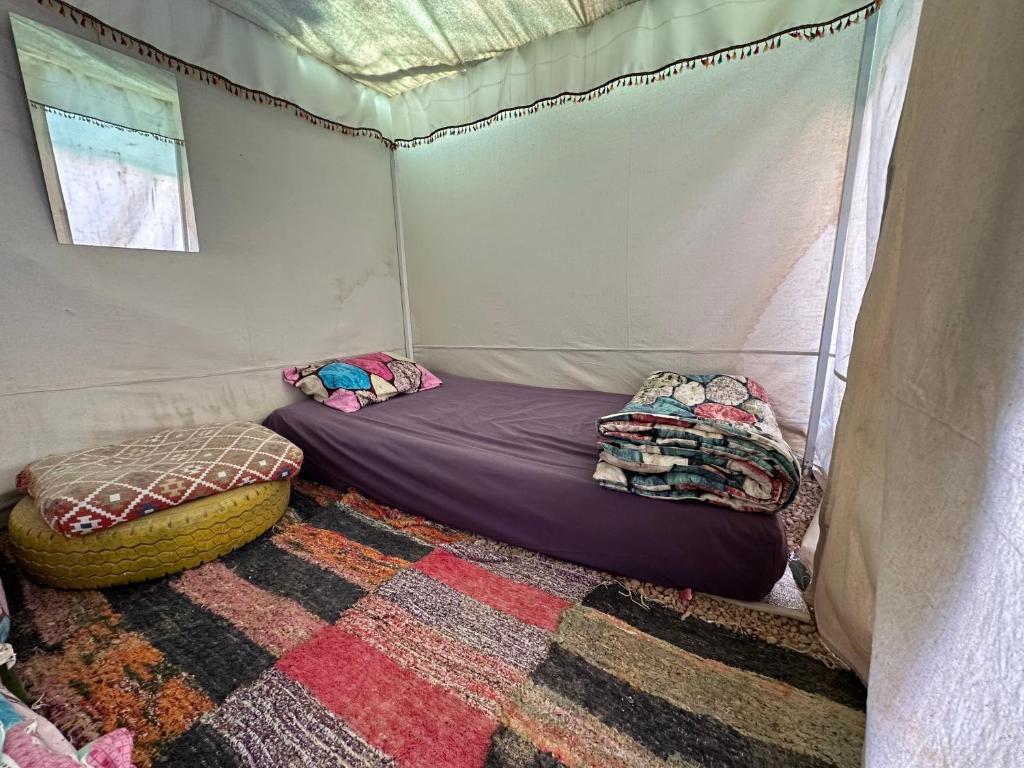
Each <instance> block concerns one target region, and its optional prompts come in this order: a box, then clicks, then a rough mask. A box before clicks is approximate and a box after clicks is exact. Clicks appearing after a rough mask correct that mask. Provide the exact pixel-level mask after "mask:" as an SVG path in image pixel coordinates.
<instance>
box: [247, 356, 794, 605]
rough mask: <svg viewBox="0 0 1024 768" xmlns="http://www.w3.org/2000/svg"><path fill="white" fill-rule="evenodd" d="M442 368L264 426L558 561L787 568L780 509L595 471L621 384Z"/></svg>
mask: <svg viewBox="0 0 1024 768" xmlns="http://www.w3.org/2000/svg"><path fill="white" fill-rule="evenodd" d="M439 375H440V377H441V378H442V379H443V381H444V386H442V387H439V388H437V389H433V390H429V391H423V392H418V393H416V394H415V395H407V396H402V397H396V398H394V399H392V400H389V401H387V402H386V403H382V404H378V405H372V406H370V407H367V408H363V409H362V410H360V411H358V412H356V413H342V412H340V411H336V410H334V409H332V408H327V407H324V406H323V405H321V404H320V403H318V402H315V401H313V400H303V401H302V402H298V403H295V404H293V405H289V406H286V407H284V408H279V409H278V410H276V411H274V412H273V413H272V414H270V416H269V417H267V419H266V421H265V422H264V424H265V425H266V426H267V427H269V428H271V429H273V430H274V431H275V432H278V433H279V434H281V435H283V436H284V437H286V438H287V439H289V440H291V441H292V442H293V443H295V444H296V445H298V446H299V447H300V448H301V449H302V450H303V452H304V454H305V462H304V465H303V469H302V474H303V476H305V477H308V478H309V479H311V480H315V481H318V482H321V483H325V484H327V485H330V486H333V487H335V488H344V487H347V486H352V487H355V488H357V489H358V490H360V491H362V492H363V493H365V494H366V495H368V496H370V497H373V498H375V499H377V500H378V501H381V502H383V503H385V504H388V505H390V506H393V507H397V508H399V509H401V510H403V511H405V512H410V513H414V514H419V515H423V516H424V517H427V518H430V519H432V520H436V521H439V522H442V523H445V524H447V525H451V526H454V527H456V528H461V529H463V530H467V531H472V532H475V533H479V534H482V535H484V536H488V537H491V538H494V539H499V540H501V541H505V542H508V543H510V544H515V545H518V546H521V547H525V548H528V549H532V550H535V551H538V552H543V553H545V554H548V555H552V556H554V557H558V558H561V559H563V560H569V561H572V562H576V563H580V564H582V565H587V566H590V567H592V568H599V569H603V570H606V571H610V572H612V573H614V574H619V575H623V576H627V577H633V578H639V579H643V580H646V581H651V582H655V583H658V584H663V585H667V586H676V587H690V588H693V589H695V590H699V591H702V592H708V593H711V594H716V595H721V596H723V597H731V598H735V599H739V600H759V599H761V598H762V597H764V595H766V594H767V593H768V591H769V590H770V589H771V587H772V585H773V584H774V583H775V582H776V581H777V580H778V579H779V578H780V577H781V576H782V574H783V571H784V570H785V568H786V561H787V549H786V537H785V531H784V529H783V524H782V521H781V519H780V517H779V516H778V515H769V514H764V513H748V512H737V511H733V510H729V509H724V508H722V507H716V506H712V505H709V504H704V503H700V502H679V501H664V500H660V499H650V498H643V497H640V496H634V495H631V494H625V493H616V492H614V491H609V490H606V489H603V488H601V487H600V486H599V485H598V484H597V482H595V481H594V479H593V477H592V476H593V473H594V466H595V462H596V459H597V449H596V440H597V433H596V423H597V420H598V418H599V417H600V416H602V415H604V414H606V413H613V412H615V411H616V410H617V409H619V408H621V407H622V405H623V403H625V402H626V401H627V400H629V398H630V395H621V394H612V393H606V392H589V391H580V390H570V389H549V388H543V387H531V386H524V385H520V384H506V383H499V382H491V381H481V380H478V379H471V378H465V377H461V376H454V375H451V374H447V375H446V374H443V373H441V374H439Z"/></svg>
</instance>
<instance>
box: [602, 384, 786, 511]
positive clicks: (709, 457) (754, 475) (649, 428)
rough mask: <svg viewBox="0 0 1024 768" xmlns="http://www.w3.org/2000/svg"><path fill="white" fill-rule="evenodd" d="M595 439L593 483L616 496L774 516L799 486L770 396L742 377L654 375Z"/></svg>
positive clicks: (605, 420) (610, 417)
mask: <svg viewBox="0 0 1024 768" xmlns="http://www.w3.org/2000/svg"><path fill="white" fill-rule="evenodd" d="M598 432H599V433H600V436H601V440H600V442H599V446H600V449H601V456H600V460H599V461H598V465H597V471H596V472H595V473H594V479H596V480H597V481H598V482H599V483H600V484H601V485H602V486H604V487H606V488H611V489H613V490H617V491H627V492H630V493H636V494H639V495H641V496H651V497H654V498H659V499H672V500H681V499H699V500H701V501H706V502H709V503H712V504H720V505H722V506H725V507H731V508H732V509H736V510H740V511H744V512H767V513H774V512H777V511H778V510H779V509H781V508H782V507H784V506H785V505H786V504H788V503H789V502H790V501H791V500H792V498H793V496H795V495H796V491H797V488H798V487H799V485H800V464H799V462H797V460H796V458H795V457H794V455H793V451H792V449H791V448H790V447H789V445H788V444H787V443H786V441H785V440H784V439H783V437H782V433H781V432H780V431H779V425H778V422H777V421H776V419H775V414H774V413H773V411H772V407H771V404H770V403H769V400H768V396H767V395H766V394H765V391H764V389H763V388H762V387H761V385H760V384H758V383H757V382H756V381H754V380H753V379H749V378H747V377H745V376H733V375H726V374H699V375H696V374H695V375H684V374H680V373H672V372H670V371H656V372H654V373H652V374H651V375H650V376H648V377H647V379H646V380H645V381H644V384H643V386H642V387H641V388H640V391H639V392H637V394H636V396H635V397H634V398H633V399H632V400H630V401H629V402H628V403H627V404H626V405H625V407H624V408H623V409H622V410H621V411H620V412H618V413H613V414H610V415H608V416H605V417H603V418H602V419H601V420H600V422H599V424H598Z"/></svg>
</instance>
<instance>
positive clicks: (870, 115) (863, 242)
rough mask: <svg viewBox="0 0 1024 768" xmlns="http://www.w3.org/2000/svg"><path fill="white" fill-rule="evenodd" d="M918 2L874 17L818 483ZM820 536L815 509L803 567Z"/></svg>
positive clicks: (832, 431) (826, 462)
mask: <svg viewBox="0 0 1024 768" xmlns="http://www.w3.org/2000/svg"><path fill="white" fill-rule="evenodd" d="M922 2H923V0H889V2H887V3H886V4H885V5H884V6H883V8H882V12H881V13H880V14H879V16H878V27H877V30H876V36H875V47H874V52H873V55H872V60H871V72H870V76H869V80H868V91H867V99H866V102H865V104H864V117H863V123H862V128H861V131H862V132H861V139H860V146H859V149H858V153H857V163H856V166H855V170H854V186H853V192H852V196H851V205H850V220H849V225H848V229H847V233H846V249H845V252H844V262H843V265H842V270H843V272H842V278H841V282H840V289H839V298H838V306H837V308H836V318H835V328H834V334H833V337H832V353H833V354H832V357H831V359H830V361H829V362H830V368H829V370H828V373H827V376H826V378H825V390H824V397H823V400H822V405H821V414H820V417H819V421H818V435H817V440H816V442H815V445H814V457H813V459H814V461H813V468H814V474H815V476H816V477H817V478H818V481H819V482H820V483H821V484H822V485H825V484H826V483H827V482H828V471H829V466H830V464H831V462H832V446H833V443H834V442H835V435H836V424H837V422H838V419H839V409H840V406H841V405H842V404H843V395H844V394H845V393H846V381H847V376H848V371H849V366H850V349H851V347H852V345H853V329H854V326H855V324H856V322H857V315H858V314H859V313H860V306H861V300H862V299H863V297H864V288H865V286H866V285H867V281H868V276H869V275H870V274H871V267H872V265H873V264H874V260H875V249H876V248H877V246H878V233H879V230H880V229H881V227H882V209H883V206H884V205H885V194H886V178H887V173H888V167H889V157H890V156H891V155H892V146H893V142H894V141H895V140H896V128H897V127H898V126H899V121H900V114H901V112H902V109H903V99H904V96H905V94H906V91H907V79H908V78H909V77H910V64H911V61H912V60H913V57H914V43H915V41H916V40H917V25H918V22H919V20H920V18H921V4H922ZM820 535H821V526H820V519H819V516H818V515H816V516H815V518H814V520H813V521H812V522H811V525H810V526H809V527H808V529H807V533H806V535H805V536H804V539H803V542H802V545H801V547H800V559H801V560H802V561H803V562H804V564H805V565H806V566H807V567H808V568H811V569H813V564H814V554H815V551H816V549H817V546H818V539H819V537H820Z"/></svg>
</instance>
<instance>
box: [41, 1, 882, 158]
mask: <svg viewBox="0 0 1024 768" xmlns="http://www.w3.org/2000/svg"><path fill="white" fill-rule="evenodd" d="M37 2H38V3H39V5H42V6H46V7H49V8H54V9H56V10H57V12H58V13H59V14H60V15H61V16H66V17H68V18H70V19H71V21H72V22H74V23H75V24H78V25H79V26H81V27H85V28H87V29H92V30H94V31H95V32H97V33H98V34H99V36H100V37H101V38H104V37H109V38H110V39H111V40H112V41H113V42H115V43H118V44H120V45H121V46H122V47H125V48H131V49H132V50H133V51H137V52H138V54H139V56H140V57H145V58H148V59H151V60H152V61H153V62H155V63H157V64H160V65H162V66H164V67H165V68H167V69H171V70H174V71H175V72H180V73H181V74H183V75H185V77H188V78H191V79H193V80H199V81H202V82H205V83H208V84H209V85H213V86H219V87H221V88H223V89H224V90H225V91H227V92H228V93H231V94H233V95H235V96H237V97H239V98H244V99H246V100H247V101H255V102H257V103H259V104H265V105H267V106H272V107H277V108H279V109H288V110H291V111H292V112H293V113H294V114H295V116H296V117H298V118H301V119H303V120H305V121H306V122H308V123H310V124H312V125H316V126H318V127H320V128H325V129H327V130H329V131H333V132H335V133H341V134H342V135H344V136H367V137H369V138H372V139H376V140H377V141H379V142H380V143H381V144H383V145H384V146H386V147H387V148H388V149H390V150H395V149H397V148H398V147H416V146H421V145H424V144H431V143H433V142H435V141H437V140H438V139H440V138H443V137H445V136H458V135H461V134H464V133H469V132H471V131H478V130H480V129H481V128H484V127H486V126H488V125H491V124H493V123H496V122H499V121H502V120H507V119H510V118H513V117H522V116H524V115H532V114H535V113H537V112H539V111H540V110H542V109H546V108H548V107H553V106H557V105H560V104H581V103H583V102H586V101H590V100H592V99H596V98H598V97H599V96H604V95H605V94H607V93H610V92H611V91H612V90H614V89H616V88H619V87H622V86H634V85H648V84H650V83H656V82H660V81H662V80H665V79H666V78H668V77H672V76H673V75H678V74H679V73H680V72H684V71H687V70H692V69H696V68H697V66H698V65H700V66H702V67H705V68H707V67H713V66H715V65H716V64H721V63H723V62H727V61H735V60H737V59H739V60H743V59H747V58H750V57H752V56H757V55H758V54H761V53H767V52H768V51H773V50H775V49H776V48H781V47H782V41H783V40H784V39H785V38H786V37H792V38H795V39H797V40H804V41H814V40H819V39H821V38H823V37H825V36H826V35H834V34H835V33H836V32H841V31H843V30H844V29H848V28H849V27H851V26H853V25H854V24H857V23H858V22H860V21H862V20H864V19H867V18H868V17H869V16H871V15H872V14H874V13H875V12H876V11H878V9H879V8H881V6H882V2H883V0H871V2H869V3H867V4H866V5H863V6H861V7H860V8H857V9H855V10H853V11H850V12H849V13H846V14H843V15H842V16H839V17H837V18H835V19H832V20H831V21H827V22H823V23H821V24H805V25H802V26H799V27H793V28H791V29H787V30H784V31H782V32H777V33H775V34H773V35H769V36H768V37H765V38H762V39H760V40H754V41H752V42H749V43H744V44H742V45H733V46H730V47H728V48H722V49H720V50H717V51H714V52H712V53H704V54H700V55H697V56H690V57H688V58H684V59H677V60H676V61H673V62H671V63H669V64H666V65H665V66H664V67H660V68H658V69H656V70H651V71H649V72H636V73H632V74H628V75H620V76H619V77H616V78H613V79H612V80H609V81H607V82H606V83H603V84H601V85H599V86H597V87H595V88H591V89H590V90H587V91H576V92H570V91H566V92H564V93H560V94H558V95H557V96H547V97H545V98H542V99H538V100H537V101H535V102H533V103H532V104H529V105H526V106H522V107H509V108H507V109H502V110H499V111H498V112H495V113H494V114H492V115H489V116H487V117H482V118H480V119H479V120H474V121H472V122H469V123H463V124H461V125H450V126H445V127H443V128H438V129H437V130H435V131H432V132H431V133H429V134H426V135H425V136H417V137H415V138H412V139H389V138H388V137H387V136H385V135H384V134H383V133H381V132H380V131H379V130H377V129H376V128H358V127H354V126H351V125H346V124H344V123H339V122H336V121H334V120H328V119H327V118H326V117H321V116H320V115H316V114H314V113H312V112H310V111H308V110H306V109H303V108H302V107H300V106H299V105H298V104H295V103H294V102H291V101H288V100H286V99H279V98H277V97H276V96H271V95H270V94H269V93H266V92H265V91H258V90H254V89H252V88H246V87H244V86H241V85H238V84H237V83H234V82H232V81H230V80H228V79H227V78H225V77H224V76H223V75H220V74H218V73H216V72H211V71H210V70H208V69H204V68H202V67H197V66H196V65H195V64H191V63H189V62H187V61H182V60H181V59H178V58H176V57H174V56H171V55H169V54H167V53H165V52H164V51H161V50H160V49H159V48H156V47H154V46H152V45H150V44H149V43H146V42H145V41H143V40H140V39H138V38H137V37H132V36H131V35H129V34H127V33H125V32H122V31H121V30H119V29H116V28H114V27H111V26H108V25H107V24H104V23H103V22H102V21H100V20H99V19H97V18H96V17H95V16H92V15H90V14H88V13H86V12H85V11H82V10H79V9H78V8H75V7H74V6H73V5H71V4H70V3H68V2H65V0H37ZM43 106H46V105H43ZM78 117H85V116H78ZM122 127H123V126H122ZM129 130H131V129H129ZM163 138H166V137H163Z"/></svg>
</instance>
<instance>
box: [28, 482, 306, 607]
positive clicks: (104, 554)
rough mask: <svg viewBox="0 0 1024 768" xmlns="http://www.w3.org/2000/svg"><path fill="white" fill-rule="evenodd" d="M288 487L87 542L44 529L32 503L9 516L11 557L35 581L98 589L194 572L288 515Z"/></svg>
mask: <svg viewBox="0 0 1024 768" xmlns="http://www.w3.org/2000/svg"><path fill="white" fill-rule="evenodd" d="M290 490H291V482H290V481H288V480H278V481H276V482H272V483H258V484H256V485H246V486H243V487H241V488H235V489H234V490H230V491H225V492H224V493H218V494H215V495H214V496H206V497H204V498H202V499H196V500H195V501H190V502H187V503H185V504H181V505H179V506H177V507H172V508H170V509H165V510H162V511H160V512H154V513H152V514H150V515H146V516H144V517H140V518H136V519H135V520H131V521H129V522H127V523H121V524H120V525H115V526H113V527H111V528H105V529H104V530H102V531H99V532H97V533H90V534H87V535H85V536H73V537H68V536H64V535H63V534H60V533H57V532H56V531H54V530H53V529H52V528H50V526H48V525H47V524H46V522H45V521H44V520H43V518H42V516H41V515H40V514H39V512H38V510H37V509H36V506H35V502H33V500H32V499H31V498H30V497H25V498H24V499H22V500H21V501H20V502H19V503H18V505H17V506H15V508H14V509H13V510H12V511H11V517H10V521H9V523H8V530H9V535H10V542H11V552H12V554H13V555H14V557H15V559H16V560H17V561H18V563H19V564H20V565H21V567H22V568H23V569H24V570H25V571H26V572H27V573H28V575H29V576H31V577H32V578H33V579H35V580H36V581H38V582H40V583H42V584H47V585H49V586H51V587H60V588H62V589H97V588H99V587H109V586H113V585H114V584H130V583H132V582H136V581H145V580H147V579H156V578H159V577H161V576H166V575H168V574H171V573H177V572H178V571H183V570H185V569H186V568H194V567H196V566H197V565H202V564H203V563H207V562H209V561H210V560H215V559H216V558H218V557H221V556H222V555H226V554H227V553H228V552H231V551H232V550H234V549H238V548H239V547H240V546H242V545H243V544H247V543H249V542H250V541H252V540H253V539H255V538H256V537H257V536H259V535H260V534H261V533H263V532H264V531H266V530H267V529H268V528H270V527H271V526H272V525H273V524H274V523H276V522H277V521H278V520H279V519H280V518H281V515H282V514H284V511H285V509H287V507H288V496H289V493H290Z"/></svg>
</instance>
